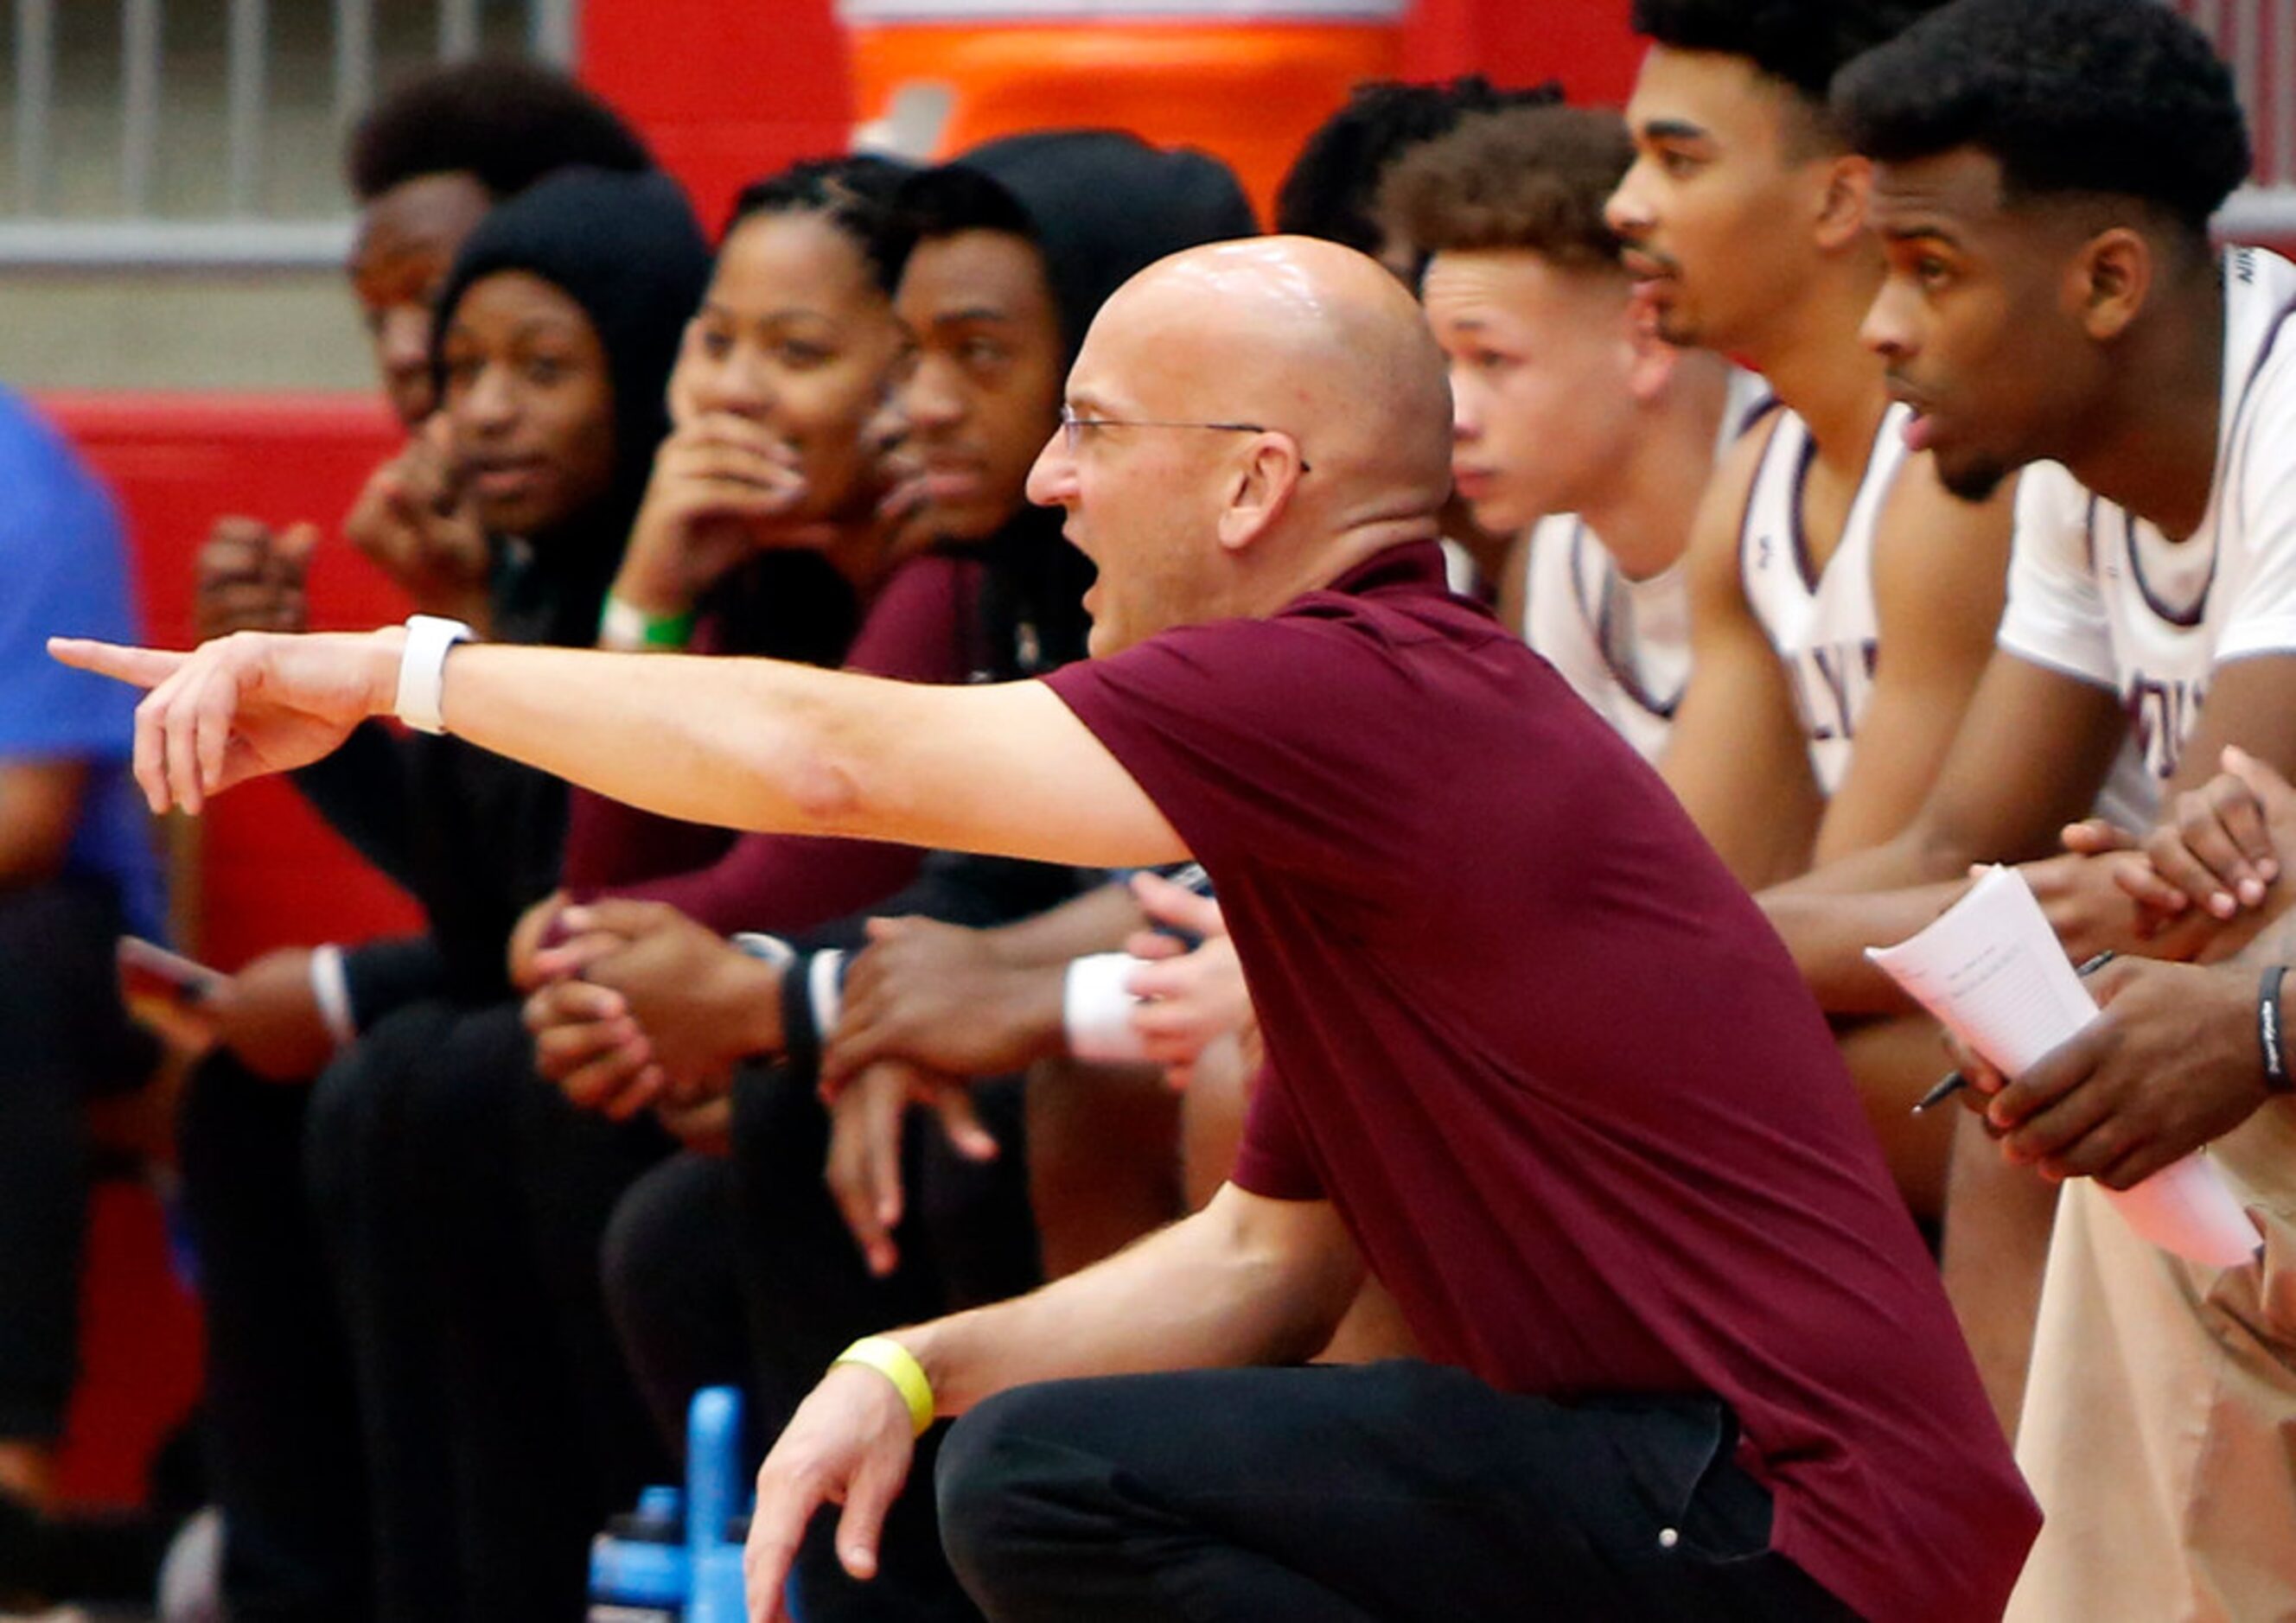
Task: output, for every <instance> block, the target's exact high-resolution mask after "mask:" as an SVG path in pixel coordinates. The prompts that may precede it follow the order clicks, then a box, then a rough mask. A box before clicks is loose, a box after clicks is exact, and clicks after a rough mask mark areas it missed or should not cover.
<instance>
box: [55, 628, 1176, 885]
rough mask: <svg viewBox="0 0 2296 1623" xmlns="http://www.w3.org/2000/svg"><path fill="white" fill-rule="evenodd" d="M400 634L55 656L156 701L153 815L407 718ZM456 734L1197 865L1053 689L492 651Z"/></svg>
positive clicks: (515, 748)
mask: <svg viewBox="0 0 2296 1623" xmlns="http://www.w3.org/2000/svg"><path fill="white" fill-rule="evenodd" d="M404 641H405V634H404V633H402V632H399V631H398V630H395V629H394V630H389V631H381V632H374V633H370V634H367V635H359V636H332V635H331V636H309V637H283V636H270V635H262V634H258V633H242V634H241V635H238V636H234V637H229V638H226V639H225V640H224V641H222V642H219V643H209V644H207V645H206V646H205V647H203V648H201V649H200V650H198V651H197V652H194V653H192V654H163V653H154V652H148V651H143V650H134V649H119V648H112V647H110V646H108V645H104V644H98V643H84V642H75V641H70V640H63V639H60V640H59V641H57V642H56V643H53V644H52V647H53V650H54V652H56V654H57V656H58V657H59V658H61V659H63V660H66V661H67V662H68V663H73V664H78V665H81V666H84V667H86V668H90V669H94V670H98V671H101V672H102V673H103V674H105V675H108V676H119V677H120V678H122V679H124V680H127V681H132V682H137V683H140V684H144V685H148V686H151V687H152V693H151V695H150V696H149V697H147V698H146V699H145V700H144V701H143V706H142V708H141V709H139V711H138V712H137V718H136V744H135V764H136V776H137V780H138V781H139V782H140V783H142V784H143V788H144V791H145V793H146V795H147V796H149V797H150V798H151V799H152V804H153V807H154V809H157V810H164V809H166V808H167V807H168V806H170V805H181V806H182V807H184V809H185V810H187V811H194V812H196V811H197V810H199V809H200V807H201V805H203V804H204V801H205V798H206V797H207V796H208V795H209V794H211V793H215V792H217V791H220V790H222V789H225V788H227V787H229V786H230V785H231V784H233V783H239V782H242V781H244V780H245V779H247V778H250V777H253V776H258V775H261V774H263V773H266V772H276V771H282V770H285V769H287V768H289V767H291V766H300V765H303V764H305V763H306V762H308V761H311V760H314V759H316V758H318V757H319V756H321V755H324V754H325V753H327V752H328V751H329V750H332V749H334V748H335V747H336V746H337V745H339V744H340V742H341V741H342V739H343V737H344V735H345V734H347V733H348V731H349V730H350V728H351V727H352V726H354V725H357V723H358V722H359V721H361V720H364V719H365V718H366V717H371V716H380V715H387V714H389V713H391V711H392V710H393V709H394V708H395V703H396V693H397V689H398V666H399V655H400V651H401V649H402V647H403V645H404ZM441 713H442V714H443V716H444V717H445V720H446V725H447V730H448V731H450V732H452V733H454V734H456V735H458V736H460V737H463V738H464V739H467V740H469V741H470V742H472V743H475V744H477V745H479V746H480V747H482V748H484V749H488V750H494V751H495V752H496V753H498V754H501V755H505V756H508V757H510V758H512V759H514V760H520V761H524V762H526V763H527V764H528V765H529V766H537V767H540V768H541V769H543V770H544V771H546V772H550V773H553V774H555V775H558V776H560V777H562V778H565V779H567V780H569V781H570V782H572V783H578V784H580V785H582V786H583V787H585V788H588V789H594V790H596V791H599V792H600V793H602V794H607V795H611V796H612V797H614V798H615V799H620V800H626V801H628V802H629V803H630V804H632V805H635V806H640V807H644V808H646V809H647V810H650V811H655V812H660V813H661V814H662V815H663V816H672V817H682V818H685V819H686V820H687V821H689V822H696V823H717V824H726V825H727V826H730V827H736V828H747V829H764V830H774V831H783V832H796V833H824V834H848V835H853V836H856V837H859V838H864V839H875V840H900V841H903V842H905V843H907V844H911V845H922V846H928V847H933V848H942V849H953V850H972V851H983V852H990V853H995V854H999V855H1005V856H1013V857H1033V858H1037V859H1039V860H1043V861H1048V862H1057V863H1066V864H1069V865H1075V866H1083V867H1119V866H1129V865H1147V864H1153V863H1160V862H1171V861H1177V860H1178V859H1179V858H1181V857H1185V855H1186V854H1187V852H1186V850H1185V847H1184V846H1183V845H1182V844H1181V841H1180V840H1179V837H1178V836H1177V834H1176V833H1175V832H1173V830H1172V828H1171V825H1170V824H1169V823H1168V822H1166V821H1165V819H1164V817H1163V816H1162V814H1161V813H1160V812H1159V811H1157V809H1156V807H1155V806H1154V805H1153V803H1152V802H1151V801H1150V800H1149V799H1148V797H1147V795H1146V794H1145V793H1144V791H1142V790H1141V789H1140V787H1139V785H1138V784H1136V783H1134V782H1133V780H1132V778H1131V777H1130V775H1128V774H1127V773H1126V772H1125V770H1124V769H1123V767H1122V766H1119V764H1118V763H1117V761H1116V759H1115V758H1114V757H1113V756H1111V755H1110V754H1109V752H1108V751H1107V750H1106V749H1105V748H1103V746H1102V745H1101V743H1100V742H1099V741H1098V740H1097V739H1095V737H1094V736H1093V734H1091V733H1090V732H1089V731H1088V730H1087V728H1086V727H1085V725H1083V723H1081V722H1080V721H1078V719H1077V718H1076V717H1075V716H1074V714H1073V713H1072V712H1070V710H1069V709H1068V707H1067V706H1066V705H1064V704H1062V702H1061V701H1060V700H1059V698H1058V697H1056V696H1055V695H1054V693H1053V692H1052V691H1051V690H1050V689H1049V688H1047V687H1045V686H1043V685H1042V684H1037V683H1034V682H1021V683H1009V684H996V685H993V686H984V687H967V688H960V689H954V690H952V689H948V688H943V687H931V686H924V685H919V684H907V683H899V682H888V681H884V680H881V679H877V678H873V677H867V676H855V675H851V674H848V673H844V672H832V671H820V670H815V669H812V668H807V667H803V666H793V665H784V664H781V663H779V662H776V661H774V660H711V659H688V658H681V657H672V656H669V655H661V654H655V655H644V656H633V655H621V654H611V653H595V652H578V651H573V650H568V649H556V648H512V647H506V646H495V645H480V646H474V647H463V648H461V649H459V650H457V651H456V652H455V653H454V654H453V655H452V656H451V657H450V658H449V659H448V660H447V665H446V680H445V685H444V697H443V701H442V712H441Z"/></svg>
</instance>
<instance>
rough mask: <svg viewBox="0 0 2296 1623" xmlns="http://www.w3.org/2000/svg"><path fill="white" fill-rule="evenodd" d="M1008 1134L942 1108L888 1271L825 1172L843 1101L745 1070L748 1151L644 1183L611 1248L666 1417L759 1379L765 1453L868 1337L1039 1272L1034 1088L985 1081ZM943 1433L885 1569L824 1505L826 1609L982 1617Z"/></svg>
mask: <svg viewBox="0 0 2296 1623" xmlns="http://www.w3.org/2000/svg"><path fill="white" fill-rule="evenodd" d="M975 1096H976V1098H977V1099H978V1102H979V1103H980V1112H981V1118H982V1119H983V1121H984V1122H985V1123H986V1124H987V1126H988V1128H989V1130H990V1131H991V1132H992V1133H994V1134H995V1135H996V1139H997V1142H998V1143H1000V1144H1002V1145H1003V1146H1004V1153H1003V1154H1001V1155H1000V1156H998V1158H997V1159H996V1160H994V1161H992V1162H989V1163H988V1164H987V1165H986V1166H982V1165H977V1164H975V1163H973V1162H971V1161H967V1160H963V1159H961V1158H960V1157H958V1156H956V1155H955V1154H954V1153H953V1152H950V1151H949V1150H948V1149H947V1144H946V1142H945V1141H944V1140H943V1139H942V1138H941V1136H940V1128H939V1126H938V1125H937V1124H936V1123H934V1122H933V1121H932V1119H931V1117H930V1115H929V1114H928V1113H926V1112H922V1111H912V1112H911V1113H910V1119H909V1123H908V1130H907V1133H906V1138H905V1142H904V1145H903V1156H902V1163H903V1176H904V1178H905V1180H906V1189H907V1192H908V1202H907V1206H908V1215H907V1217H906V1218H905V1219H904V1220H903V1222H902V1225H901V1226H900V1228H899V1229H898V1231H897V1233H896V1235H895V1240H896V1243H897V1244H898V1246H899V1248H900V1256H901V1261H900V1266H898V1268H897V1269H896V1271H895V1272H894V1274H893V1275H891V1277H890V1278H887V1279H881V1280H880V1279H873V1278H872V1277H871V1276H870V1275H869V1272H868V1270H867V1268H866V1267H865V1266H863V1263H862V1261H861V1255H860V1251H859V1250H858V1248H857V1247H856V1246H855V1244H854V1242H853V1238H852V1236H851V1234H849V1233H848V1232H847V1230H846V1227H845V1224H844V1221H843V1219H842V1218H841V1217H839V1215H838V1211H837V1207H836V1205H835V1203H834V1202H833V1201H832V1200H831V1198H830V1196H829V1193H828V1191H827V1189H826V1188H825V1187H824V1184H823V1181H822V1171H823V1165H824V1159H825V1157H826V1155H827V1151H828V1127H829V1121H828V1116H827V1114H826V1112H824V1110H823V1109H822V1107H821V1104H820V1102H819V1101H818V1099H817V1098H816V1096H815V1094H814V1091H813V1089H812V1087H811V1086H809V1084H808V1083H807V1082H806V1081H804V1080H801V1079H799V1078H794V1077H792V1076H791V1075H790V1074H788V1073H787V1072H786V1071H783V1070H778V1069H776V1070H752V1071H750V1072H746V1073H744V1075H743V1076H742V1081H741V1086H740V1087H739V1088H738V1089H737V1091H736V1093H735V1095H734V1155H733V1157H732V1159H731V1160H724V1161H716V1160H704V1159H703V1158H701V1157H699V1156H693V1155H682V1156H678V1157H675V1158H673V1159H672V1160H669V1161H668V1162H666V1163H665V1164H664V1165H662V1166H661V1167H660V1168H656V1169H655V1170H654V1171H652V1172H651V1173H649V1174H648V1175H647V1176H645V1177H644V1179H642V1180H640V1181H639V1182H638V1183H637V1184H635V1186H634V1187H633V1188H632V1189H631V1190H630V1192H629V1193H628V1195H627V1196H626V1197H625V1198H624V1200H623V1201H622V1203H621V1205H620V1207H619V1209H617V1211H616V1213H615V1216H614V1224H613V1227H612V1228H611V1231H609V1234H608V1236H607V1242H606V1247H605V1258H604V1269H605V1275H606V1293H607V1299H608V1300H609V1302H610V1303H611V1305H612V1307H613V1309H614V1316H615V1321H616V1323H617V1324H618V1325H619V1328H620V1331H621V1334H622V1340H623V1344H624V1346H625V1347H626V1348H627V1350H628V1352H629V1356H630V1362H631V1367H632V1368H633V1369H634V1370H635V1372H636V1374H637V1378H638V1381H639V1384H640V1385H641V1387H642V1388H643V1389H644V1390H645V1392H646V1394H647V1401H648V1403H649V1406H651V1407H652V1409H653V1411H654V1412H655V1414H656V1415H657V1416H658V1418H659V1422H660V1423H661V1424H662V1425H663V1427H664V1429H665V1430H667V1431H669V1432H671V1433H672V1434H673V1435H676V1434H682V1432H683V1430H684V1424H685V1422H684V1418H683V1417H684V1414H685V1403H686V1400H687V1398H690V1397H691V1396H692V1394H693V1391H694V1389H696V1388H698V1387H701V1386H704V1385H709V1384H711V1383H714V1382H717V1381H735V1382H740V1383H742V1384H744V1385H746V1386H747V1387H748V1388H749V1390H750V1398H751V1413H750V1426H749V1432H750V1438H749V1440H750V1450H751V1454H752V1456H753V1457H754V1456H755V1455H758V1454H761V1453H762V1452H763V1450H764V1449H765V1447H767V1445H768V1444H770V1443H771V1442H772V1441H773V1439H775V1437H776V1436H778V1435H779V1434H780V1431H781V1429H782V1427H783V1425H784V1424H785V1423H786V1422H787V1421H788V1419H789V1416H790V1414H791V1411H792V1410H793V1409H794V1408H795V1407H796V1406H797V1405H798V1403H799V1401H800V1400H801V1399H802V1398H804V1396H805V1394H806V1393H807V1392H808V1391H810V1390H811V1389H813V1386H814V1383H815V1382H816V1381H819V1380H820V1379H821V1375H822V1373H823V1372H824V1370H825V1369H826V1368H827V1367H828V1365H829V1361H830V1360H831V1359H832V1358H834V1357H836V1356H837V1355H838V1354H839V1353H840V1352H842V1351H843V1350H844V1349H845V1348H846V1347H847V1346H849V1344H850V1343H851V1342H852V1341H853V1340H855V1338H857V1337H858V1336H863V1335H867V1334H869V1333H871V1332H875V1331H880V1330H887V1329H890V1328H892V1327H894V1326H896V1325H899V1324H914V1323H915V1322H916V1321H918V1320H920V1319H926V1318H933V1317H937V1316H939V1315H941V1314H943V1313H947V1312H949V1311H951V1310H952V1309H954V1308H957V1307H971V1306H974V1305H977V1304H979V1303H981V1302H987V1301H995V1300H998V1299H1002V1298H1005V1297H1008V1296H1015V1295H1018V1294H1019V1293H1021V1291H1027V1290H1029V1289H1030V1288H1032V1287H1033V1286H1034V1285H1036V1284H1037V1282H1038V1280H1039V1278H1040V1269H1039V1267H1038V1263H1037V1244H1036V1230H1035V1226H1034V1223H1033V1219H1032V1217H1031V1213H1030V1211H1029V1198H1028V1180H1027V1176H1026V1164H1027V1157H1026V1153H1025V1146H1024V1144H1023V1143H1022V1138H1021V1092H1020V1087H1019V1085H1018V1084H1017V1083H991V1084H987V1085H984V1086H981V1087H980V1088H979V1089H978V1090H976V1095H975ZM938 1441H939V1438H938V1435H937V1434H936V1435H935V1436H933V1437H931V1438H929V1439H927V1449H926V1451H925V1452H924V1453H922V1455H920V1458H919V1460H918V1463H917V1465H916V1467H915V1469H914V1471H912V1472H911V1475H910V1488H909V1490H908V1491H906V1492H905V1493H904V1494H903V1495H902V1496H901V1497H900V1499H899V1501H898V1503H897V1504H896V1505H895V1507H894V1510H893V1512H892V1515H891V1517H890V1520H889V1521H888V1522H887V1525H886V1529H885V1537H884V1541H883V1545H882V1550H881V1562H880V1568H879V1571H878V1575H877V1577H876V1578H873V1579H872V1580H871V1581H870V1582H868V1583H866V1584H857V1583H855V1582H854V1581H853V1580H852V1579H851V1578H848V1577H846V1575H845V1571H844V1569H843V1568H842V1567H841V1566H840V1565H839V1564H838V1562H837V1559H836V1554H835V1551H834V1549H833V1547H832V1544H831V1541H830V1536H831V1533H832V1529H833V1528H834V1525H835V1516H834V1513H833V1512H832V1513H830V1514H827V1515H824V1516H823V1517H821V1518H819V1519H817V1520H816V1522H815V1524H814V1526H813V1528H812V1529H811V1532H810V1534H809V1536H808V1539H807V1542H806V1545H805V1547H804V1550H803V1551H802V1552H801V1553H800V1555H799V1561H798V1568H797V1582H796V1587H797V1591H798V1594H799V1600H800V1604H801V1605H802V1608H803V1613H804V1616H805V1618H806V1619H807V1623H956V1620H958V1619H975V1618H977V1615H978V1614H977V1613H976V1612H975V1611H973V1609H972V1606H971V1604H970V1603H967V1602H966V1600H965V1598H964V1594H963V1593H962V1592H961V1591H960V1590H959V1589H958V1588H957V1586H956V1582H955V1578H953V1577H952V1576H951V1575H950V1573H949V1571H948V1568H947V1562H945V1561H944V1560H943V1559H942V1556H941V1553H940V1544H939V1537H938V1535H937V1533H936V1531H935V1528H934V1520H933V1506H932V1495H931V1480H932V1455H931V1447H934V1446H937V1444H938Z"/></svg>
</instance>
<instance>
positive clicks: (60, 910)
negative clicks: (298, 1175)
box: [0, 879, 157, 1442]
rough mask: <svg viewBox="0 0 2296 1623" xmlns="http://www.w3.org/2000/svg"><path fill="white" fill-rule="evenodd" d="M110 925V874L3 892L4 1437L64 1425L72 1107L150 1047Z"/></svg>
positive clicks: (73, 1189) (0, 1258) (0, 1244)
mask: <svg viewBox="0 0 2296 1623" xmlns="http://www.w3.org/2000/svg"><path fill="white" fill-rule="evenodd" d="M118 937H119V906H118V904H117V903H116V901H115V900H114V898H113V897H112V894H111V890H110V889H109V888H108V887H105V886H102V885H98V884H94V883H90V882H86V881H78V880H71V879H63V880H57V881H53V883H49V884H45V885H39V886H36V887H33V888H31V889H22V890H13V891H7V892H0V1439H5V1440H9V1441H37V1442H46V1441H53V1439H55V1438H56V1437H57V1436H58V1435H59V1434H60V1433H61V1431H62V1430H63V1419H64V1407H65V1405H66V1403H67V1402H68V1401H69V1400H70V1396H71V1386H72V1377H73V1373H74V1369H75V1362H74V1356H75V1349H76V1348H77V1344H78V1324H79V1258H80V1242H81V1237H82V1234H83V1233H84V1231H85V1228H86V1219H87V1166H86V1142H85V1137H84V1134H83V1131H82V1127H81V1117H80V1106H81V1104H82V1102H84V1101H85V1100H86V1098H87V1097H88V1096H89V1095H90V1094H95V1093H102V1092H108V1091H113V1090H116V1089H118V1088H120V1087H126V1086H135V1085H137V1084H139V1083H141V1082H142V1081H143V1080H144V1078H147V1077H148V1076H149V1075H150V1074H151V1070H152V1062H153V1061H154V1060H155V1059H156V1057H157V1054H156V1051H155V1047H154V1045H153V1044H152V1039H151V1038H150V1037H149V1036H148V1034H146V1033H144V1032H143V1031H142V1030H141V1029H140V1028H137V1027H135V1025H134V1024H133V1023H132V1022H131V1021H129V1020H128V1018H127V1012H125V1011H124V1010H123V1009H122V1008H121V1007H120V1004H119V987H118V984H117V981H116V980H115V979H114V976H113V971H112V960H111V954H112V943H113V942H114V941H115V940H116V939H118Z"/></svg>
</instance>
